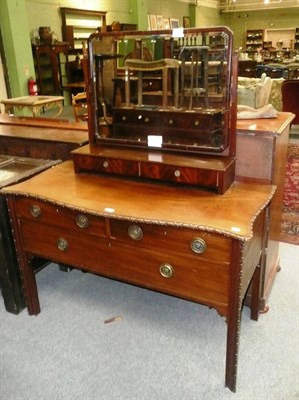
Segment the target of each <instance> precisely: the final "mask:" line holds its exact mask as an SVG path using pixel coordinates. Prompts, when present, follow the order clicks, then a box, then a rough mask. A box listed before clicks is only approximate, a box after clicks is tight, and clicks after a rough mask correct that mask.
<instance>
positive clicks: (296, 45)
mask: <svg viewBox="0 0 299 400" xmlns="http://www.w3.org/2000/svg"><path fill="white" fill-rule="evenodd" d="M294 49H295V50H298V51H299V28H296V30H295V42H294Z"/></svg>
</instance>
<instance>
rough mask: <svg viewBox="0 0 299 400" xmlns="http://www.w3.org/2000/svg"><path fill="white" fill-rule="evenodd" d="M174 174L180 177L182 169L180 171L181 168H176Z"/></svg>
mask: <svg viewBox="0 0 299 400" xmlns="http://www.w3.org/2000/svg"><path fill="white" fill-rule="evenodd" d="M174 176H175V177H176V178H179V177H180V176H181V171H180V170H179V169H176V170H175V171H174Z"/></svg>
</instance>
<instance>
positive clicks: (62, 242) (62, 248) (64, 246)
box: [57, 238, 69, 251]
mask: <svg viewBox="0 0 299 400" xmlns="http://www.w3.org/2000/svg"><path fill="white" fill-rule="evenodd" d="M68 246H69V245H68V242H67V241H66V240H65V239H64V238H59V239H58V240H57V247H58V249H59V250H60V251H66V250H67V249H68Z"/></svg>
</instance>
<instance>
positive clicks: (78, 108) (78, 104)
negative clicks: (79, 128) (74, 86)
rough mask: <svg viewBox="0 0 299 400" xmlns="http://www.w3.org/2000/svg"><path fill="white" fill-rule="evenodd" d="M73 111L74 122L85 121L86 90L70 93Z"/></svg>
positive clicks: (86, 117) (86, 114)
mask: <svg viewBox="0 0 299 400" xmlns="http://www.w3.org/2000/svg"><path fill="white" fill-rule="evenodd" d="M72 106H73V113H74V117H75V121H76V122H80V121H87V119H88V113H87V97H86V92H81V93H78V94H76V95H74V94H73V95H72Z"/></svg>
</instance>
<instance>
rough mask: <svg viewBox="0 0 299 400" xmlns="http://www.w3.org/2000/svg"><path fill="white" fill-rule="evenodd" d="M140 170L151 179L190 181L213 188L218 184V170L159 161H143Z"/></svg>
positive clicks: (193, 183)
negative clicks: (178, 165)
mask: <svg viewBox="0 0 299 400" xmlns="http://www.w3.org/2000/svg"><path fill="white" fill-rule="evenodd" d="M140 171H141V173H140V174H141V176H142V177H145V178H150V179H159V180H165V181H168V182H178V183H188V184H191V185H198V186H204V187H207V188H213V189H216V188H217V186H218V179H217V177H218V173H217V171H211V170H200V169H197V168H188V167H177V166H174V165H163V164H159V163H141V164H140Z"/></svg>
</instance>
